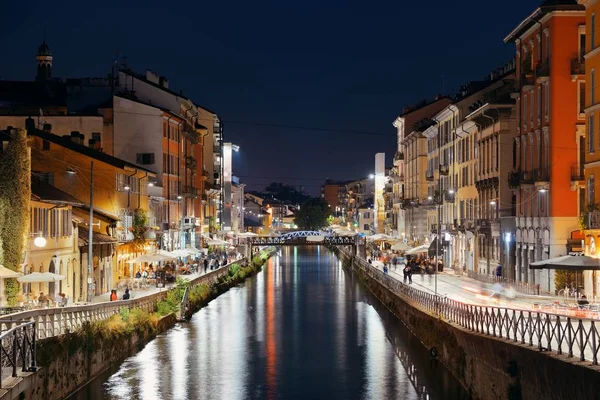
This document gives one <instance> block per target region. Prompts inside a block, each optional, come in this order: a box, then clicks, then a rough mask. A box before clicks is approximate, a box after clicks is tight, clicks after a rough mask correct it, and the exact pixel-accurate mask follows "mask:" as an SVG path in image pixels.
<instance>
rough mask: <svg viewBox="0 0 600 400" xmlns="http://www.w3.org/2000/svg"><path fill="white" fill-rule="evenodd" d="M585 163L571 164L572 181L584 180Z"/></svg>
mask: <svg viewBox="0 0 600 400" xmlns="http://www.w3.org/2000/svg"><path fill="white" fill-rule="evenodd" d="M584 180H585V175H584V173H583V165H572V166H571V182H577V181H584Z"/></svg>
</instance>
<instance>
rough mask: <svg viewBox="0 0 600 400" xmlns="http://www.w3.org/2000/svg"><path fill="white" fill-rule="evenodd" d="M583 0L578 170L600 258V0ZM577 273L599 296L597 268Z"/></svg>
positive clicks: (585, 223)
mask: <svg viewBox="0 0 600 400" xmlns="http://www.w3.org/2000/svg"><path fill="white" fill-rule="evenodd" d="M579 3H580V4H582V5H583V6H585V14H586V15H585V19H586V26H585V28H582V31H583V33H584V34H585V36H583V41H582V48H583V50H584V52H585V54H584V55H583V56H582V57H580V59H579V60H578V65H579V66H580V68H582V69H583V67H584V68H585V81H586V82H588V83H589V84H588V90H587V93H584V96H585V101H583V100H582V102H584V103H585V105H582V106H583V107H585V121H586V131H585V145H584V146H583V148H584V151H583V152H582V154H583V156H582V157H581V162H580V164H579V165H580V167H582V168H580V169H579V170H578V171H577V172H578V174H577V175H578V176H579V177H578V180H577V183H578V184H579V185H578V186H579V190H581V191H583V190H584V189H583V188H585V195H583V196H582V197H583V200H582V202H584V203H585V207H584V208H583V209H582V210H581V218H580V227H581V228H582V229H584V230H583V232H582V235H581V237H584V238H585V246H584V251H585V253H586V255H589V256H591V257H598V258H600V251H598V248H599V246H598V245H597V242H598V240H600V208H599V206H598V204H599V203H600V199H599V197H600V196H599V195H597V194H596V185H597V183H596V180H597V179H599V177H600V134H599V133H598V132H599V130H598V125H599V124H600V95H599V94H598V92H597V89H596V87H597V85H596V82H597V80H598V78H597V76H598V75H597V73H598V71H600V51H599V50H598V48H599V47H600V46H599V44H600V35H599V34H598V28H597V27H596V21H597V18H600V2H598V1H596V0H580V1H579ZM580 275H581V276H578V277H577V284H578V285H581V284H583V286H584V292H585V294H586V295H587V296H588V297H589V298H592V297H596V296H598V295H599V292H600V279H599V278H600V274H599V273H598V272H597V271H584V272H583V273H580ZM568 278H569V279H568V280H567V281H568V283H570V284H575V279H574V278H575V276H573V275H570V276H569V277H568Z"/></svg>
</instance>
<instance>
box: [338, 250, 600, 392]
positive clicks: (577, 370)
mask: <svg viewBox="0 0 600 400" xmlns="http://www.w3.org/2000/svg"><path fill="white" fill-rule="evenodd" d="M339 256H340V257H341V258H342V259H343V261H344V265H345V267H347V268H350V269H351V270H352V271H353V273H355V274H356V275H357V276H358V277H359V279H360V280H361V282H362V283H363V284H364V285H365V286H366V287H367V288H368V289H369V290H370V291H371V292H372V293H373V294H374V295H375V296H376V297H377V298H378V299H379V300H380V301H381V302H382V303H383V304H384V305H385V306H386V307H387V308H388V309H390V310H391V311H392V312H393V313H394V314H395V315H396V316H397V317H398V318H400V319H401V320H402V321H403V322H404V323H405V324H406V325H407V326H408V328H409V329H410V330H411V331H412V332H413V333H414V334H415V335H416V336H417V337H418V338H419V339H420V340H421V341H422V342H423V344H424V345H425V346H427V347H428V348H430V349H431V348H435V349H436V351H437V357H438V358H439V359H440V361H441V362H442V363H443V364H444V365H446V367H447V368H448V369H449V370H450V371H451V372H452V373H453V374H454V375H455V376H456V378H457V379H458V380H459V381H460V382H461V383H462V384H463V386H464V387H465V388H466V389H467V390H468V391H469V392H470V394H471V395H472V397H473V398H476V399H486V400H487V399H510V400H516V399H532V400H533V399H535V400H538V399H544V400H563V399H578V400H583V399H600V368H599V367H591V366H589V365H584V364H583V363H579V362H573V359H566V357H564V356H559V355H554V354H549V353H547V352H540V351H539V350H538V349H537V348H535V347H529V346H526V345H519V344H516V343H515V342H509V341H506V340H503V339H499V338H493V337H489V336H484V335H480V334H477V333H474V332H470V331H468V330H465V329H463V328H461V327H458V326H456V325H454V324H451V323H448V322H446V321H444V320H441V319H439V318H437V317H436V316H434V315H431V314H429V313H427V312H425V311H423V310H421V309H419V308H417V307H416V306H414V305H412V304H409V303H408V302H406V301H405V300H403V299H402V298H400V297H399V296H397V295H396V294H394V293H392V292H391V291H389V290H388V289H387V288H385V287H383V285H381V284H380V283H379V282H377V281H375V280H374V279H372V278H371V277H369V276H368V275H367V274H366V273H364V271H362V270H361V269H360V268H358V267H355V266H354V265H352V263H351V262H350V260H348V259H347V258H345V257H344V256H343V255H342V254H339Z"/></svg>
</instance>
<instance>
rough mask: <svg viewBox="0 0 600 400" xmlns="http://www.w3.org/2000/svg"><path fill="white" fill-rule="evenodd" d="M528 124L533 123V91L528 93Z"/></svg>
mask: <svg viewBox="0 0 600 400" xmlns="http://www.w3.org/2000/svg"><path fill="white" fill-rule="evenodd" d="M529 101H530V104H529V124H531V125H533V112H534V111H533V110H534V108H535V96H534V95H533V91H531V94H530V95H529Z"/></svg>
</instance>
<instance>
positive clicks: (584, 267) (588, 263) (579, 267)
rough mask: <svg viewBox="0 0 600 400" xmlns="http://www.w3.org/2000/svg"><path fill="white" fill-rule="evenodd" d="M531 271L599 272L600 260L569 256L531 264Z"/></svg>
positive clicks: (582, 256)
mask: <svg viewBox="0 0 600 400" xmlns="http://www.w3.org/2000/svg"><path fill="white" fill-rule="evenodd" d="M529 268H531V269H558V270H563V271H599V270H600V259H598V258H592V257H589V256H584V255H569V256H562V257H556V258H550V259H549V260H543V261H536V262H533V263H531V264H529Z"/></svg>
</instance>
